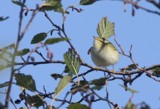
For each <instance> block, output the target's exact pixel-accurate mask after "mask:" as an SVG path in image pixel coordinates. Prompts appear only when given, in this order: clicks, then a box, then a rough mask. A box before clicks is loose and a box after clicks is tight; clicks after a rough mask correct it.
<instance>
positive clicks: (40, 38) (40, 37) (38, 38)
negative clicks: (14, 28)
mask: <svg viewBox="0 0 160 109" xmlns="http://www.w3.org/2000/svg"><path fill="white" fill-rule="evenodd" d="M46 37H47V33H44V32H43V33H38V34H36V35H35V36H34V37H33V39H32V41H31V44H36V43H39V42H41V41H43V40H44V39H45V38H46Z"/></svg>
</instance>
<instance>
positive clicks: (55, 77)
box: [51, 73, 63, 80]
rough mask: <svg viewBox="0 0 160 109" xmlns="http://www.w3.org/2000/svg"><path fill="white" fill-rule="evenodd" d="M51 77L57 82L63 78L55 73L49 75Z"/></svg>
mask: <svg viewBox="0 0 160 109" xmlns="http://www.w3.org/2000/svg"><path fill="white" fill-rule="evenodd" d="M51 77H53V78H54V79H55V80H57V79H58V78H60V79H62V78H63V76H62V75H61V74H57V73H54V74H51Z"/></svg>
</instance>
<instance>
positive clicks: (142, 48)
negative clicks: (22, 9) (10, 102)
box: [0, 0, 160, 109]
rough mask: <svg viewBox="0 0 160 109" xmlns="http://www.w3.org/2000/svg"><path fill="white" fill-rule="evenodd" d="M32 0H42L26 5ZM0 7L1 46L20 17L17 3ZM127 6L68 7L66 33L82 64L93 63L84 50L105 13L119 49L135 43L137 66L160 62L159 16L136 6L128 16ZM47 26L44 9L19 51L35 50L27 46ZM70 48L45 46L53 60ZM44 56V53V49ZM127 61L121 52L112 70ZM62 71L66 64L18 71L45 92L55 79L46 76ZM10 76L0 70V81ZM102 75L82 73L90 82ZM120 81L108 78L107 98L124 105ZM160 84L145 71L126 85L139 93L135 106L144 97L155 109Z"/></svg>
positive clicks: (1, 3) (10, 39)
mask: <svg viewBox="0 0 160 109" xmlns="http://www.w3.org/2000/svg"><path fill="white" fill-rule="evenodd" d="M78 2H79V0H70V1H67V3H66V2H65V1H64V0H63V6H64V7H65V8H66V7H67V6H69V5H72V4H77V3H78ZM36 3H42V2H41V0H34V1H32V4H31V3H30V1H27V4H28V6H29V7H30V8H34V6H35V4H36ZM141 5H143V6H146V7H147V6H148V7H150V8H151V9H155V8H154V7H153V6H152V5H148V4H146V3H145V2H144V1H142V2H141ZM0 7H1V9H0V16H9V17H10V18H9V19H8V20H6V21H4V22H0V35H1V41H0V46H1V47H3V46H6V45H9V44H11V43H14V42H15V41H16V37H17V27H18V20H19V17H18V14H19V7H18V6H16V5H14V4H12V3H11V1H10V0H3V1H0ZM125 7H126V9H127V12H124V4H123V3H122V2H112V1H105V0H104V1H99V2H96V3H95V4H93V5H89V6H77V8H82V9H83V11H82V12H81V13H77V12H75V11H73V12H72V11H70V14H69V15H66V22H65V27H66V33H67V35H68V36H69V38H70V39H71V43H72V44H73V45H74V46H75V48H76V49H77V51H78V52H79V53H80V55H81V57H82V59H83V60H84V61H85V62H87V63H88V64H90V65H93V66H95V65H94V64H93V62H92V60H91V58H90V56H89V55H87V51H88V49H89V48H90V47H91V46H92V43H93V36H94V35H95V36H97V32H96V28H97V24H98V22H99V21H100V20H101V18H102V17H105V16H108V18H109V20H110V21H111V22H114V23H115V34H116V36H117V40H118V42H119V43H120V44H121V46H122V47H123V49H124V50H125V51H126V52H128V51H129V49H130V45H133V51H132V52H133V57H134V60H135V61H136V63H138V64H139V65H140V66H141V67H149V66H151V65H155V64H159V63H160V59H159V56H160V52H159V49H160V43H159V42H160V38H159V34H160V31H159V22H160V19H159V16H158V15H154V14H150V13H147V12H144V11H142V10H136V13H135V16H134V17H132V16H131V6H130V5H127V6H125ZM48 13H49V15H50V17H51V18H52V19H53V21H54V22H55V23H57V24H61V23H62V17H61V14H59V13H54V12H48ZM29 15H30V13H29ZM29 15H28V18H29ZM28 18H25V17H24V25H25V24H26V22H27V21H28ZM50 29H52V25H51V24H50V23H49V22H48V20H46V19H45V17H44V16H43V13H39V14H38V15H37V16H36V18H35V19H34V21H33V23H32V25H31V27H30V28H29V30H28V31H27V33H26V35H25V37H24V39H23V40H22V42H21V45H20V49H23V48H28V47H29V48H31V49H34V48H35V46H36V45H31V44H30V41H31V39H32V37H33V36H34V35H35V34H37V33H40V32H48V31H49V30H50ZM54 36H55V37H58V35H56V34H54ZM49 37H53V36H49ZM110 41H111V42H113V43H114V44H115V42H114V41H113V38H111V39H110ZM68 47H69V46H68V44H67V43H65V42H62V43H59V44H55V45H52V46H49V48H50V49H51V50H52V52H53V53H54V59H55V60H62V59H63V54H64V53H65V52H66V51H67V49H68ZM43 51H44V50H43V49H42V52H43ZM44 55H45V56H46V54H45V53H44ZM35 56H36V55H35ZM35 58H36V60H38V59H39V57H35ZM17 61H20V60H17ZM128 64H131V61H130V59H128V58H126V57H124V56H121V58H120V61H119V63H117V64H116V65H115V69H116V70H119V69H120V68H123V67H125V66H127V65H128ZM63 69H64V66H62V65H43V66H34V67H33V66H27V67H25V68H24V69H22V71H21V72H22V73H25V74H31V75H32V76H33V78H34V79H35V81H36V83H37V88H38V89H40V91H43V85H45V86H46V89H47V90H48V91H49V92H51V91H54V89H55V87H56V85H57V82H56V81H54V80H53V79H52V78H51V77H50V74H51V73H61V72H63ZM84 71H86V68H84V67H81V69H80V72H79V73H83V72H84ZM9 74H10V71H9V69H7V70H3V71H0V83H3V82H5V81H8V80H9ZM102 76H103V73H102V72H92V73H91V74H90V75H87V76H86V77H88V80H90V79H96V78H98V77H102ZM51 83H53V84H51ZM119 84H123V83H122V81H119V80H116V81H111V82H109V86H108V87H109V89H108V91H109V93H110V95H109V97H110V99H111V101H114V102H116V103H118V104H119V106H120V107H122V106H124V105H125V104H126V103H127V101H128V99H129V97H130V96H131V94H130V93H129V92H126V91H124V89H123V88H121V87H120V86H119ZM159 86H160V85H159V83H157V82H155V81H154V80H152V79H150V78H148V77H146V76H145V74H144V75H143V76H142V77H141V78H139V79H137V80H136V81H135V82H134V83H133V84H132V85H131V86H129V87H131V88H133V89H135V90H137V91H139V93H138V94H135V96H134V98H133V102H134V103H136V104H137V103H140V102H142V101H145V102H146V103H148V104H149V105H150V106H151V107H152V108H153V109H158V108H160V105H159V104H160V99H159V97H160V94H159V91H160V87H159ZM67 89H68V88H67ZM18 90H19V88H17V87H15V86H14V87H13V89H12V95H11V96H12V98H13V99H16V98H18ZM2 91H3V92H4V91H5V88H4V89H0V92H2ZM65 91H66V90H64V91H63V92H62V93H65ZM99 93H100V95H103V93H105V88H103V90H102V91H101V92H99ZM0 96H1V98H2V99H1V101H2V102H3V101H4V99H5V96H4V95H0ZM61 97H63V94H62V95H60V96H59V98H61ZM75 99H76V98H75ZM3 103H4V102H3ZM101 103H102V102H100V103H96V105H94V108H93V109H97V108H98V107H99V106H101ZM102 104H103V103H102ZM55 105H57V104H56V103H55ZM105 105H106V104H105ZM19 106H20V105H19ZM106 107H107V105H106Z"/></svg>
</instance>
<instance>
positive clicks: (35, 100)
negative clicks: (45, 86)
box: [26, 95, 44, 109]
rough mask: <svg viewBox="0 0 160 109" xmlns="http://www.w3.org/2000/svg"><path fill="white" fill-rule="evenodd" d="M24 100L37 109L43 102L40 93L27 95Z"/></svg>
mask: <svg viewBox="0 0 160 109" xmlns="http://www.w3.org/2000/svg"><path fill="white" fill-rule="evenodd" d="M26 102H27V103H28V104H30V105H31V106H34V107H37V109H38V108H39V107H40V106H43V104H44V102H43V98H42V97H41V96H40V95H34V96H27V97H26Z"/></svg>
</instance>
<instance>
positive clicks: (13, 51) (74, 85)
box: [0, 0, 160, 109]
mask: <svg viewBox="0 0 160 109" xmlns="http://www.w3.org/2000/svg"><path fill="white" fill-rule="evenodd" d="M97 1H99V2H100V1H101V0H79V3H78V5H73V4H70V5H69V6H67V7H65V6H63V5H62V1H61V0H42V2H43V3H39V4H37V6H36V7H35V8H31V7H29V5H28V4H27V3H28V2H29V1H27V0H12V1H11V3H12V4H14V5H15V6H17V7H19V10H20V13H19V21H18V22H17V21H16V23H17V24H18V28H17V30H18V35H17V41H16V42H15V43H13V44H9V45H8V46H5V47H1V48H0V62H1V63H0V70H4V69H6V68H10V73H11V76H10V80H9V81H7V82H3V83H0V88H6V90H7V91H6V92H4V93H5V94H6V99H5V105H4V106H5V107H6V109H8V107H9V105H10V102H11V103H12V104H13V105H14V107H15V108H17V107H16V106H18V104H20V103H21V104H22V101H23V102H24V105H23V107H21V109H22V108H23V109H25V108H27V109H30V108H32V107H36V108H42V107H43V108H44V109H49V108H50V109H60V108H61V107H62V108H64V107H65V106H66V107H67V108H68V109H92V108H93V106H94V105H93V104H94V103H97V102H98V103H101V102H104V103H105V104H108V107H110V108H111V109H112V108H114V109H119V105H118V102H119V101H118V100H119V99H118V100H117V101H112V100H111V99H110V97H109V95H110V94H112V93H110V92H109V90H108V86H109V83H110V81H115V80H119V81H120V82H122V83H123V85H120V86H121V87H120V88H122V89H124V90H126V91H129V92H131V94H132V95H131V97H130V98H129V100H128V102H127V103H126V105H125V106H124V108H125V109H138V107H139V108H140V109H150V106H149V105H148V104H146V103H144V102H142V103H139V104H135V103H133V99H134V96H133V95H134V94H135V93H138V91H136V90H134V89H132V88H129V87H128V85H132V83H133V82H134V81H136V80H137V79H138V78H140V77H141V76H142V75H143V74H145V75H146V77H148V78H150V79H153V80H154V81H157V82H160V80H159V77H160V64H157V65H154V66H151V67H140V66H139V65H138V64H137V63H136V62H135V60H134V58H133V55H132V46H131V47H130V51H129V52H128V53H127V52H125V51H124V50H123V48H122V46H121V45H120V44H119V42H118V41H117V40H116V38H115V43H116V44H117V46H118V47H119V49H120V51H119V53H120V54H121V55H122V56H124V57H126V58H128V59H130V60H131V64H130V65H127V66H126V67H124V68H119V69H120V70H116V71H114V70H109V69H106V68H99V67H93V66H91V65H90V64H89V63H88V62H85V61H84V59H82V57H81V55H82V53H79V52H78V48H76V47H75V46H74V45H73V42H72V39H70V38H71V37H70V36H69V32H72V29H71V28H69V29H68V28H67V29H66V26H65V25H66V21H67V20H68V19H69V17H68V16H70V13H72V11H74V10H75V11H76V12H78V13H80V12H82V11H83V10H82V9H81V8H79V7H82V8H83V7H84V6H88V5H94V3H96V2H97ZM122 1H123V0H122ZM64 2H67V1H64ZM104 2H105V1H104ZM139 2H140V1H139V0H137V1H132V0H125V1H123V3H124V5H126V4H131V5H132V12H131V13H132V16H134V15H135V9H141V10H144V11H147V12H149V13H153V14H156V15H160V12H157V11H153V10H150V9H147V8H145V7H142V6H140V5H139ZM147 2H149V3H151V4H153V5H154V6H155V7H157V8H158V9H160V3H158V2H156V1H154V0H147ZM87 8H89V6H88V7H87ZM70 9H71V10H72V11H71V10H70ZM97 12H98V11H97ZM28 13H29V14H28ZM30 13H31V14H30ZM39 13H42V14H43V17H44V19H45V20H46V22H48V21H49V23H50V24H51V25H52V27H51V29H50V30H49V32H45V31H42V32H38V33H34V35H33V37H32V38H31V41H30V45H31V46H34V47H35V48H33V49H32V48H30V47H26V48H22V45H21V44H22V43H21V42H22V40H25V38H24V37H27V34H26V33H27V32H28V31H27V30H28V29H29V28H30V27H31V24H32V22H33V21H34V20H35V17H36V15H37V14H39ZM55 14H56V15H61V16H62V18H61V19H59V18H57V16H55ZM8 16H9V15H8ZM8 16H7V17H3V16H1V17H0V22H2V21H3V22H6V21H7V19H8V18H9V17H8ZM51 16H53V17H51ZM67 17H68V18H67ZM86 17H88V16H86ZM26 18H27V19H29V20H24V19H26ZM55 19H58V20H59V21H61V23H57V22H56V20H55ZM36 20H39V21H41V18H40V17H39V18H38V19H36ZM3 22H2V23H3ZM72 23H74V22H72ZM46 24H47V23H46ZM11 26H13V25H12V24H11ZM89 26H90V25H89ZM115 29H116V28H115V24H114V22H111V21H110V16H101V19H99V23H98V24H97V28H96V30H97V34H98V35H99V36H100V37H104V38H110V37H112V36H114V37H115V34H116V30H115ZM30 31H33V30H30ZM53 31H54V33H53ZM78 31H81V29H79V30H78ZM82 32H83V31H82ZM49 33H50V34H49ZM91 34H92V33H91ZM77 35H78V34H77ZM13 36H16V35H13ZM77 37H78V36H77ZM59 42H65V44H67V47H68V46H69V47H68V50H67V51H66V52H65V51H64V54H63V55H62V57H63V58H62V59H61V60H56V59H55V58H53V56H54V55H53V52H52V49H50V47H53V46H54V45H55V44H59ZM77 42H78V40H77ZM57 46H61V43H60V44H59V45H57ZM80 46H83V43H82V42H81V45H80ZM61 48H63V46H61ZM91 49H92V48H91ZM91 49H90V50H91ZM40 50H43V51H42V52H41V51H40ZM59 51H60V50H59ZM59 51H56V50H55V51H54V52H59ZM37 55H38V56H39V57H38V56H37ZM46 55H47V58H46V57H45V56H46ZM35 56H37V57H38V60H36V59H35V58H37V57H35ZM52 58H53V59H52ZM48 64H51V65H59V64H60V67H61V69H59V68H58V67H57V69H58V70H61V71H62V73H59V72H56V73H52V74H51V75H50V76H51V77H52V78H53V79H52V80H53V83H49V84H52V85H54V86H55V90H54V88H53V90H51V91H50V90H48V89H47V88H46V87H51V86H50V85H49V86H43V91H42V90H41V88H39V87H38V86H39V85H41V84H39V83H38V82H36V79H34V76H33V75H32V74H27V73H28V72H25V70H23V68H24V67H26V66H29V65H33V66H35V65H37V67H39V66H38V65H40V67H42V68H43V66H45V65H46V66H47V65H48ZM51 69H52V68H51ZM22 70H23V71H22ZM54 70H55V69H53V72H54ZM31 71H32V70H31ZM46 71H47V69H46ZM94 71H97V72H98V73H100V72H101V73H104V76H100V75H99V74H98V73H97V74H96V72H94ZM21 72H25V73H21ZM92 72H94V73H95V75H98V77H96V76H95V78H94V79H93V78H90V76H89V75H90V74H91V73H92ZM31 73H32V72H31ZM37 73H38V74H37V78H38V77H39V72H37ZM45 73H46V72H45ZM45 76H48V75H45ZM99 76H100V77H99ZM48 77H49V76H48ZM45 81H47V80H45ZM55 83H58V84H55ZM12 85H14V86H15V87H20V90H18V91H17V92H16V93H18V94H19V97H18V98H17V99H16V100H15V102H13V100H12V94H11V92H12V90H13V89H12ZM104 89H105V95H104V93H103V94H100V93H99V92H102V91H104ZM66 90H67V91H66ZM62 91H63V93H61V92H62ZM58 95H64V98H61V96H58ZM77 96H78V99H77V98H76V99H73V98H74V97H77ZM14 99H15V98H14ZM46 99H47V100H46ZM48 100H50V101H52V103H50V102H48ZM53 101H54V102H56V103H57V102H59V104H60V105H59V106H57V107H55V106H56V105H54V104H53ZM4 106H3V105H2V104H1V102H0V108H3V107H4ZM104 108H106V107H104Z"/></svg>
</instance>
